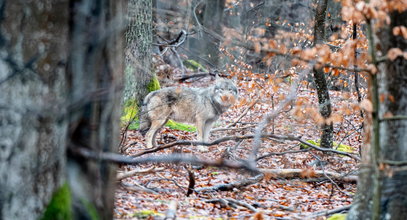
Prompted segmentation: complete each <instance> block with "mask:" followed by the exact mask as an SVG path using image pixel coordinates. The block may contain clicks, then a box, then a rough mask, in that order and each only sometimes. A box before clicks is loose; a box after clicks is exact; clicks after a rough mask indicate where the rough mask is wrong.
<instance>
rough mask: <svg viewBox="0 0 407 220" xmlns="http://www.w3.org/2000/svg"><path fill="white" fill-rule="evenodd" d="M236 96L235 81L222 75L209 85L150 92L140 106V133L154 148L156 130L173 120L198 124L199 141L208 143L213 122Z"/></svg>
mask: <svg viewBox="0 0 407 220" xmlns="http://www.w3.org/2000/svg"><path fill="white" fill-rule="evenodd" d="M237 98H238V91H237V88H236V86H235V84H234V83H233V81H232V80H230V79H223V78H220V77H216V83H215V84H214V85H212V86H210V87H207V88H188V87H168V88H163V89H160V90H157V91H154V92H151V93H150V94H148V95H147V96H146V97H145V99H144V102H143V106H142V109H141V115H140V132H141V133H142V134H143V135H145V137H146V142H147V147H149V148H152V147H154V146H155V145H156V144H155V136H156V134H157V131H158V130H159V129H160V128H161V127H162V126H163V125H164V124H165V123H166V122H167V121H168V120H169V119H172V120H174V121H177V122H186V123H192V124H195V126H196V128H197V131H198V138H197V139H198V141H203V142H207V141H208V136H209V132H210V130H211V128H212V125H213V123H214V122H215V121H216V120H217V119H218V118H219V116H220V115H221V114H222V113H224V112H225V111H226V110H227V109H228V108H229V107H231V106H232V105H233V104H234V103H235V102H236V100H237ZM200 150H204V148H203V147H200Z"/></svg>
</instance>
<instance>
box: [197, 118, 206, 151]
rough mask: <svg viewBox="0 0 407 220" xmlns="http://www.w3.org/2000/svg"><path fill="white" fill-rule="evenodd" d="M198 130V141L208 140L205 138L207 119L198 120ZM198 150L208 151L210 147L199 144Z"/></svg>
mask: <svg viewBox="0 0 407 220" xmlns="http://www.w3.org/2000/svg"><path fill="white" fill-rule="evenodd" d="M196 130H197V140H198V142H206V140H205V132H204V131H205V121H203V120H198V121H197V122H196ZM197 148H198V150H199V151H201V152H207V151H208V149H207V148H206V147H205V146H203V145H198V146H197Z"/></svg>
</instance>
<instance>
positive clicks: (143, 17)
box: [124, 0, 154, 114]
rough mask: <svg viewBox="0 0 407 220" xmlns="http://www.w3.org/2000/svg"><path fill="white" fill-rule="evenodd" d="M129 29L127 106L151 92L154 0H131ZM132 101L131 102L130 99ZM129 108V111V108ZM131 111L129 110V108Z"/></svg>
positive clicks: (127, 46)
mask: <svg viewBox="0 0 407 220" xmlns="http://www.w3.org/2000/svg"><path fill="white" fill-rule="evenodd" d="M128 19H129V25H128V27H127V31H126V43H127V44H126V70H125V87H124V103H125V106H129V105H133V104H134V103H135V104H136V105H140V103H141V102H142V101H143V99H144V97H145V96H146V95H147V94H148V93H149V88H148V86H149V84H150V83H152V80H153V78H154V74H153V73H152V72H151V49H152V39H153V38H152V0H129V1H128ZM129 102H130V103H129ZM125 111H127V110H126V109H125ZM125 113H126V114H127V112H125Z"/></svg>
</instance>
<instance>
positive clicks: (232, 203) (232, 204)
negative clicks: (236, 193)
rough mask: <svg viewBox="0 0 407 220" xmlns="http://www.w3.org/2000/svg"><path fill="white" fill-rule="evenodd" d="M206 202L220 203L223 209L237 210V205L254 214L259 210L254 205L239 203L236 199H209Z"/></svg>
mask: <svg viewBox="0 0 407 220" xmlns="http://www.w3.org/2000/svg"><path fill="white" fill-rule="evenodd" d="M205 202H207V203H220V204H221V205H222V206H223V207H228V206H229V207H232V208H237V207H236V205H238V206H242V207H245V208H247V209H249V210H250V211H252V212H257V209H256V208H254V207H253V206H252V205H250V204H248V203H246V202H243V201H238V200H236V199H230V198H229V199H209V200H206V201H205Z"/></svg>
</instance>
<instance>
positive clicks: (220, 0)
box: [201, 0, 225, 67]
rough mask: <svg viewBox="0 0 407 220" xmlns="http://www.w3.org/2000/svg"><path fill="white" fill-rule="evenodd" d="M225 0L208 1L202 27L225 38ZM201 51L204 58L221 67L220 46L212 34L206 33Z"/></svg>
mask: <svg viewBox="0 0 407 220" xmlns="http://www.w3.org/2000/svg"><path fill="white" fill-rule="evenodd" d="M224 9H225V0H206V5H205V12H204V17H203V22H202V25H203V26H204V27H205V28H207V29H209V30H211V31H213V32H215V33H217V34H219V35H221V36H223V33H222V20H223V10H224ZM201 40H202V43H201V51H202V53H203V55H204V57H205V58H206V59H207V60H208V61H209V62H210V63H211V64H212V65H213V66H214V67H218V65H219V44H220V42H218V41H217V40H215V39H214V38H213V37H211V35H210V34H207V33H204V34H203V38H202V39H201Z"/></svg>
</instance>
